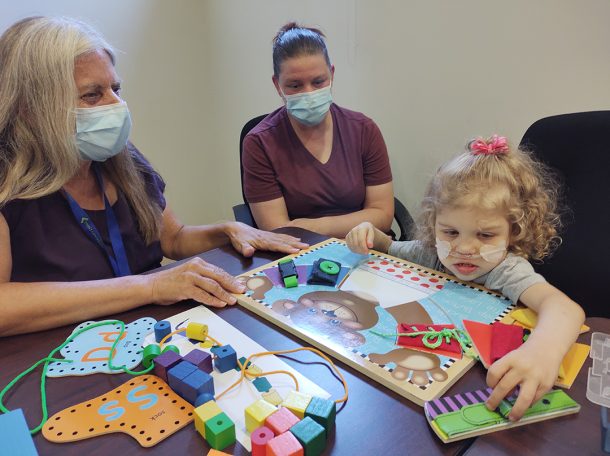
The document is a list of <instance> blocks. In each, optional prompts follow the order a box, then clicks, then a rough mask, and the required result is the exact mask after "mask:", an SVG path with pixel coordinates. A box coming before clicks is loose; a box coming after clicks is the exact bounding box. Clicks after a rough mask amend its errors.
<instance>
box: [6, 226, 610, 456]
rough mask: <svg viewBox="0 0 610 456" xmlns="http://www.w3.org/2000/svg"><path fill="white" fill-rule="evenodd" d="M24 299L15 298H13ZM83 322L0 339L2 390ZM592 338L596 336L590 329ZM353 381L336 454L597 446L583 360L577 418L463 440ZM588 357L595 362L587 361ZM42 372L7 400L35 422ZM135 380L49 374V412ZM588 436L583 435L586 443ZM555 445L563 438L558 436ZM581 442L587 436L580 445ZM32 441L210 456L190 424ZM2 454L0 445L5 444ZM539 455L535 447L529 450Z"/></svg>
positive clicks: (57, 449)
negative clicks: (158, 435) (148, 436)
mask: <svg viewBox="0 0 610 456" xmlns="http://www.w3.org/2000/svg"><path fill="white" fill-rule="evenodd" d="M284 232H287V233H289V234H293V235H296V236H299V237H301V238H302V239H303V241H305V242H309V243H310V244H314V243H317V242H320V241H322V240H324V239H325V237H323V236H320V235H317V234H315V233H311V232H308V231H305V230H299V229H288V230H284ZM200 256H201V257H202V258H203V259H204V260H206V261H208V262H210V263H213V264H216V265H218V266H220V267H223V268H224V269H225V270H227V271H228V272H229V273H231V274H234V275H238V274H241V273H244V272H246V271H248V270H251V269H254V268H257V267H259V266H262V265H264V264H266V263H268V262H269V261H272V260H275V259H277V258H279V257H281V256H282V255H280V254H274V253H270V252H261V253H257V254H256V255H255V256H254V258H250V259H247V258H243V257H241V256H239V255H238V254H237V253H236V252H235V251H234V250H233V249H232V248H231V247H229V246H227V247H223V248H220V249H215V250H212V251H209V252H206V253H204V254H201V255H200ZM16 305H17V304H16ZM194 305H195V303H194V302H182V303H178V304H175V305H172V306H156V305H148V306H144V307H140V308H138V309H135V310H132V311H129V312H124V313H121V314H118V315H111V316H110V318H116V319H119V320H122V321H125V322H131V321H133V320H136V319H138V318H143V317H152V318H155V319H156V320H162V319H164V318H168V317H170V316H172V315H175V314H177V313H180V312H183V311H185V310H188V309H189V308H191V307H193V306H194ZM217 314H218V315H219V316H220V317H221V318H223V319H224V320H226V321H227V322H229V323H230V324H232V325H233V326H235V327H236V328H237V329H239V330H240V331H242V332H243V333H244V334H246V335H248V336H249V337H251V338H252V339H253V340H255V341H256V342H258V343H259V344H261V345H262V346H263V347H265V348H266V349H268V350H282V349H291V348H296V347H299V346H303V345H304V344H303V343H302V342H301V341H300V340H299V339H297V338H295V337H294V336H292V335H290V334H288V333H286V332H284V331H282V330H280V329H279V328H277V327H275V326H273V325H271V324H270V323H268V322H266V321H264V320H262V319H261V318H259V317H257V316H256V315H254V314H252V313H250V312H249V311H247V310H245V309H243V308H241V307H239V306H237V305H236V306H232V307H227V308H224V309H219V310H218V311H217ZM589 324H590V325H591V326H592V328H593V329H595V330H601V331H604V332H608V331H609V330H610V320H607V319H591V321H590V322H589ZM75 326H76V325H68V326H65V327H62V328H56V329H52V330H48V331H42V332H38V333H34V334H27V335H20V336H13V337H6V338H0V344H1V345H0V363H1V364H0V365H1V366H2V368H1V369H0V388H3V387H4V386H5V385H6V384H8V382H10V381H11V380H12V379H13V378H14V377H15V376H17V375H18V374H19V373H20V372H22V371H23V370H25V369H26V368H28V367H29V366H31V365H32V364H33V363H35V362H36V361H37V360H39V359H41V358H43V357H45V356H47V355H48V354H49V352H50V351H51V350H52V349H53V348H55V347H57V346H58V345H60V344H61V343H62V342H63V341H64V340H65V339H66V337H67V336H68V335H69V334H70V333H71V331H72V329H73V328H74V327H75ZM583 337H584V339H583V341H585V340H586V341H587V342H588V341H590V335H586V336H583ZM284 359H285V360H286V362H287V363H288V364H289V365H291V366H292V367H293V368H295V369H296V370H298V371H299V372H301V373H302V374H303V375H305V376H307V377H308V378H310V379H312V380H314V381H315V382H316V383H317V384H319V385H320V386H321V387H322V388H324V389H326V390H327V391H328V392H330V393H331V394H332V395H333V397H339V396H341V395H342V394H343V388H342V386H341V383H340V382H339V381H338V380H337V379H336V378H334V377H333V375H332V373H331V371H330V369H329V368H328V367H327V366H326V365H325V364H323V363H322V362H320V359H319V358H318V357H316V356H315V355H313V354H310V353H306V354H303V353H299V354H296V355H295V356H294V357H286V358H284ZM337 364H338V366H339V369H340V370H341V372H342V374H343V375H344V377H345V380H346V381H347V384H348V386H349V400H348V401H347V403H346V404H345V405H344V406H342V407H340V408H339V409H338V415H337V426H336V430H335V432H334V434H333V435H331V438H330V440H329V444H328V448H327V450H326V452H325V454H333V455H335V454H336V455H364V454H376V455H393V454H410V455H411V454H412V455H446V454H464V452H465V451H468V454H471V453H472V454H492V453H493V452H494V451H496V452H497V454H505V453H508V452H515V453H518V454H524V452H526V451H527V450H532V451H534V452H535V453H536V454H546V452H547V449H548V452H549V453H550V452H551V451H552V452H553V454H575V453H578V454H594V452H590V453H587V452H586V450H585V451H583V452H581V451H577V450H580V449H591V450H593V449H595V448H597V449H599V440H600V431H599V407H598V406H595V405H594V404H591V403H590V402H588V401H587V400H586V398H585V388H586V371H587V369H586V366H585V368H583V370H582V371H581V373H580V375H579V377H578V379H577V381H576V383H575V385H574V386H573V387H572V389H571V390H569V391H568V393H569V394H570V395H571V396H572V397H573V398H574V399H576V400H577V401H578V402H579V403H580V404H581V405H582V406H583V409H582V411H581V412H580V414H579V415H576V416H570V417H565V418H560V419H557V420H552V421H547V422H545V423H538V424H533V425H529V426H524V427H522V428H518V429H514V430H510V431H504V432H499V433H495V434H492V435H491V436H485V437H481V438H478V439H476V440H474V439H470V440H464V441H460V442H455V443H452V444H443V443H441V442H440V441H439V440H438V438H437V437H436V436H435V435H434V433H433V432H432V431H431V430H430V428H429V426H428V424H427V422H426V419H425V418H424V414H423V409H422V408H421V407H419V406H417V405H415V404H413V403H412V402H410V401H408V400H407V399H404V398H402V397H401V396H399V395H397V394H395V393H393V392H392V391H389V390H388V389H386V388H384V387H382V386H380V385H379V384H377V383H376V382H374V381H372V380H370V379H369V378H368V377H366V376H364V375H362V374H360V373H358V372H356V371H354V370H353V369H351V368H349V367H347V366H345V365H343V364H342V363H340V362H339V363H337ZM589 364H590V363H589ZM41 371H42V370H41V369H40V368H39V369H37V370H36V371H34V372H33V373H32V374H30V375H28V376H27V377H25V378H24V379H23V380H22V381H21V382H20V383H19V384H17V386H16V387H15V388H14V389H12V390H11V391H10V392H9V394H8V395H7V396H6V397H5V401H4V403H5V405H6V406H7V407H8V408H9V409H14V408H22V409H23V410H24V413H25V416H26V419H27V421H28V424H29V426H30V428H32V427H34V426H36V425H37V424H38V423H39V422H40V419H41V409H40V386H39V385H40V374H41ZM130 378H131V377H130V376H129V375H127V374H115V375H101V374H97V375H89V376H84V377H63V378H49V379H48V380H47V401H48V407H49V416H51V415H53V414H54V413H56V412H58V411H61V410H63V409H65V408H67V407H70V406H71V405H74V404H78V403H80V402H83V401H86V400H89V399H91V398H93V397H96V396H99V395H102V394H104V393H106V392H108V391H110V390H112V389H114V388H116V387H118V386H119V385H121V384H122V383H124V382H126V381H127V380H128V379H130ZM484 382H485V377H484V370H483V369H482V368H481V367H480V366H479V365H477V366H475V367H474V368H473V369H472V370H471V371H470V372H468V373H467V374H466V375H465V376H464V377H463V378H462V379H460V381H459V382H458V383H457V384H456V385H454V386H453V388H452V389H451V390H449V392H448V394H453V393H459V392H465V391H471V390H475V389H479V388H481V387H483V386H484ZM585 440H586V441H585ZM556 442H557V443H556ZM579 442H580V443H579ZM34 443H35V445H36V447H37V449H38V452H39V454H41V455H54V454H61V455H72V454H74V455H77V454H78V455H79V456H82V455H83V454H86V455H108V454H113V453H114V454H117V455H118V454H133V453H138V454H150V455H153V454H159V455H167V454H185V455H186V454H198V455H201V454H206V453H207V450H208V446H207V444H206V442H205V441H204V440H203V438H201V437H200V436H199V434H197V433H196V432H195V429H194V426H192V425H189V426H187V427H185V428H183V429H182V430H180V431H178V432H176V433H175V434H174V435H172V436H170V437H168V438H167V439H165V440H164V441H162V442H160V443H159V444H157V445H156V446H154V447H151V448H143V447H141V446H140V445H139V444H138V443H137V442H136V441H135V440H134V439H132V438H131V437H129V436H127V435H125V434H119V433H117V434H110V435H106V436H100V437H95V438H91V439H87V440H81V441H77V442H72V443H63V444H56V443H51V442H48V441H47V440H45V438H44V437H43V436H42V435H41V434H40V433H38V434H37V435H36V436H35V437H34ZM224 451H226V452H228V453H233V454H247V452H246V451H245V449H244V448H243V447H242V446H241V445H239V444H236V445H235V446H232V447H228V448H227V449H225V450H224ZM0 453H1V451H0ZM532 454H533V453H532Z"/></svg>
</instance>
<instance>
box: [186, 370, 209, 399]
mask: <svg viewBox="0 0 610 456" xmlns="http://www.w3.org/2000/svg"><path fill="white" fill-rule="evenodd" d="M179 389H180V390H181V394H180V395H181V396H182V397H183V398H184V400H186V401H188V402H190V403H191V404H195V400H196V399H197V396H199V395H200V394H203V393H208V394H211V395H212V396H213V395H214V379H213V378H212V376H211V375H210V374H208V373H206V372H203V371H201V370H199V369H197V370H194V371H193V372H191V373H190V374H189V375H187V376H186V377H185V378H184V379H183V380H182V385H181V386H180V388H179Z"/></svg>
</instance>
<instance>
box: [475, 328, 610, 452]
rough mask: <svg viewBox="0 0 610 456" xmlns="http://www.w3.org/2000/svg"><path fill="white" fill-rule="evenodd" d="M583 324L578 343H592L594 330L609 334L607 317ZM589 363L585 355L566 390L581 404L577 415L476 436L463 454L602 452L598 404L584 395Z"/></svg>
mask: <svg viewBox="0 0 610 456" xmlns="http://www.w3.org/2000/svg"><path fill="white" fill-rule="evenodd" d="M586 324H587V325H588V326H589V327H590V328H591V331H589V332H588V333H586V334H581V335H580V337H579V338H578V342H580V343H583V344H587V345H591V334H592V333H593V332H603V333H606V334H610V320H609V319H607V318H587V320H586ZM591 364H592V360H591V358H587V361H586V362H585V364H584V366H583V368H582V369H581V371H580V373H579V374H578V377H576V380H575V382H574V384H573V385H572V387H571V388H570V389H569V390H566V392H567V393H568V395H569V396H570V397H571V398H572V399H574V400H575V401H576V402H578V403H579V404H580V406H581V409H580V412H579V413H578V414H576V415H570V416H565V417H562V418H558V419H555V420H549V421H543V422H541V423H534V424H530V425H527V426H522V427H518V428H515V429H509V430H507V431H503V432H496V433H493V434H488V435H484V436H481V437H478V438H477V439H476V440H475V442H474V443H473V444H472V446H471V447H470V448H469V449H468V451H467V452H466V454H467V455H468V456H473V455H485V456H489V455H505V454H515V455H517V454H518V455H527V454H532V455H536V456H541V455H561V454H565V455H589V454H602V451H601V423H600V406H599V405H596V404H594V403H592V402H590V401H589V400H588V399H587V397H586V391H587V376H588V371H589V367H591ZM477 367H478V366H477ZM477 374H479V375H480V376H481V377H482V378H483V375H484V372H483V370H482V369H472V370H471V371H470V372H469V373H468V375H469V376H470V377H472V376H474V375H477Z"/></svg>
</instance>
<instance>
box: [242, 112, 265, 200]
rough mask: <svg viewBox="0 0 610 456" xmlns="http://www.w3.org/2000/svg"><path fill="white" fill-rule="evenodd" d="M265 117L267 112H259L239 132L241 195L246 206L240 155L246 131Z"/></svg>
mask: <svg viewBox="0 0 610 456" xmlns="http://www.w3.org/2000/svg"><path fill="white" fill-rule="evenodd" d="M265 117H267V114H261V115H260V116H256V117H255V118H253V119H250V120H249V121H247V122H246V124H245V125H244V127H243V128H242V129H241V133H240V135H239V171H240V173H241V196H242V197H243V199H244V204H246V206H248V201H246V193H245V192H244V165H243V163H242V161H241V156H242V155H243V154H244V138H245V137H246V135H247V134H248V133H250V130H252V129H253V128H254V127H256V126H257V125H258V124H259V123H261V121H262V120H263V119H264V118H265ZM248 208H249V206H248Z"/></svg>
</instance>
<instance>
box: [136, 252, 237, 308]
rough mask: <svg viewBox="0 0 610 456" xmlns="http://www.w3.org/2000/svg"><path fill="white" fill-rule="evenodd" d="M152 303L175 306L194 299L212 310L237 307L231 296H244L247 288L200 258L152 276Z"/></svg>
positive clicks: (150, 275)
mask: <svg viewBox="0 0 610 456" xmlns="http://www.w3.org/2000/svg"><path fill="white" fill-rule="evenodd" d="M147 277H150V279H151V288H152V301H153V302H154V303H155V304H163V305H167V304H174V303H175V302H178V301H183V300H185V299H193V300H195V301H197V302H200V303H202V304H206V305H208V306H213V307H224V306H226V305H227V304H229V305H232V304H235V302H236V299H235V297H234V296H233V295H231V293H243V292H244V291H245V287H244V285H243V284H242V283H240V282H238V281H237V279H235V278H234V277H233V276H231V275H229V274H227V273H226V272H225V271H223V270H222V269H220V268H219V267H217V266H214V265H213V264H210V263H206V262H205V261H203V260H202V259H201V258H199V257H195V258H192V259H191V260H189V261H187V262H186V263H183V264H181V265H179V266H176V267H173V268H169V269H166V270H164V271H160V272H155V273H153V274H149V275H148V276H147Z"/></svg>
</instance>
